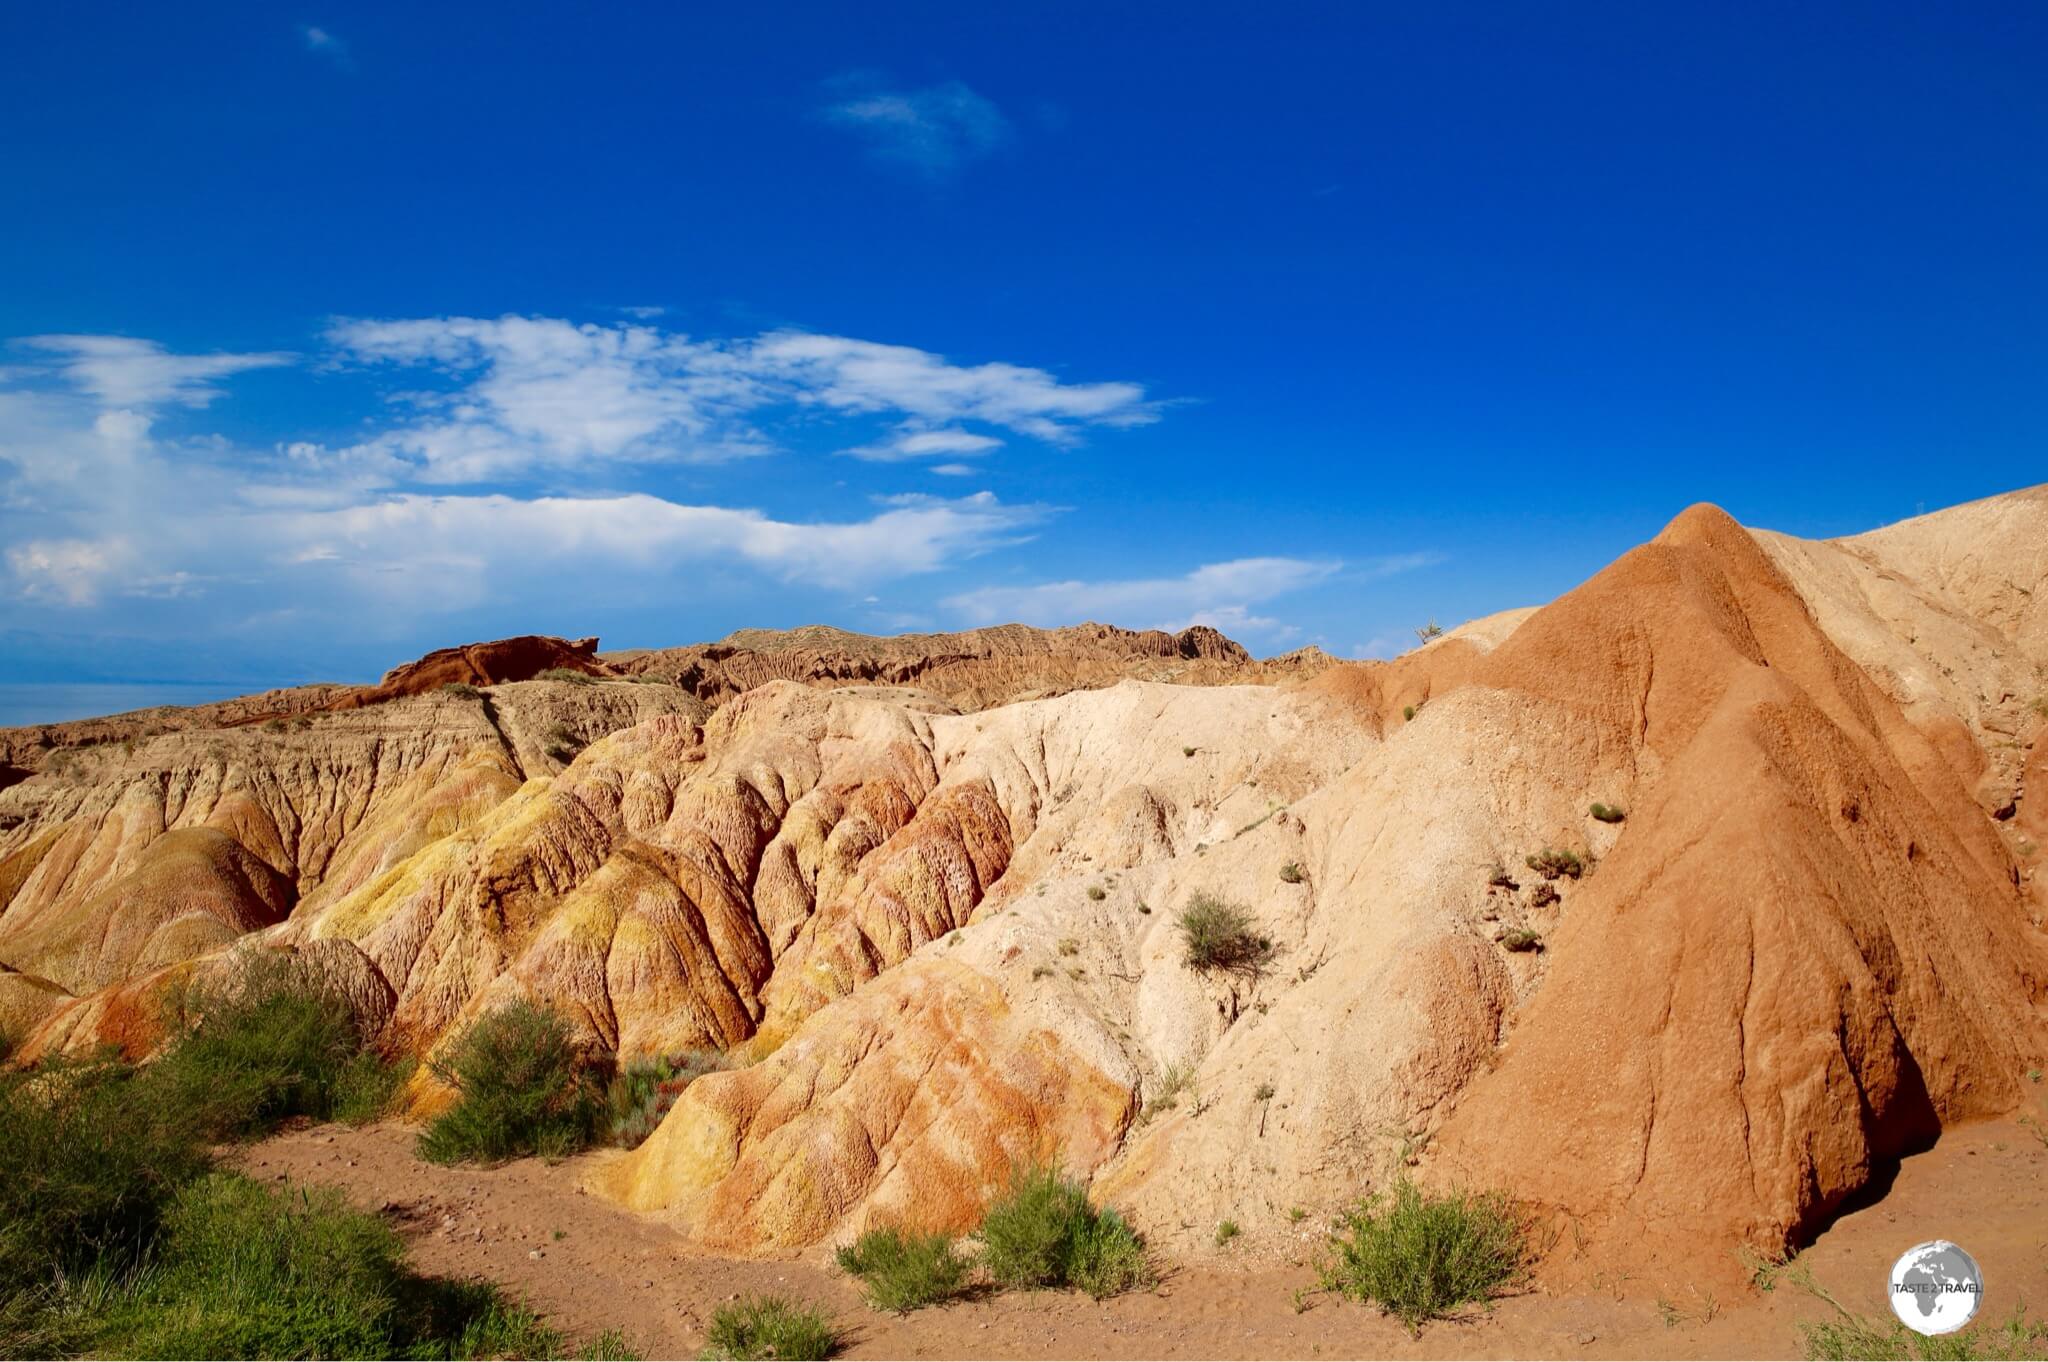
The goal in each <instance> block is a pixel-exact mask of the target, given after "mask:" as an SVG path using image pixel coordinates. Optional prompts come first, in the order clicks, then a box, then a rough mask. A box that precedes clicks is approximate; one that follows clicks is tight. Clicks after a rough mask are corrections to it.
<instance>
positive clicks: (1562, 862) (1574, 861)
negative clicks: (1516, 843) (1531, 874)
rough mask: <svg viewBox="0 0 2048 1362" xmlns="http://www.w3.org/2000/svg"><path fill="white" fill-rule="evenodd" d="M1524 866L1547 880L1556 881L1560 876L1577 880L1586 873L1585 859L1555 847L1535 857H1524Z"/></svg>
mask: <svg viewBox="0 0 2048 1362" xmlns="http://www.w3.org/2000/svg"><path fill="white" fill-rule="evenodd" d="M1523 864H1525V865H1527V866H1528V867H1529V868H1530V869H1531V870H1533V871H1535V872H1536V873H1537V874H1539V875H1541V876H1542V877H1543V878H1544V879H1546V880H1554V879H1556V878H1557V877H1558V876H1559V875H1565V876H1568V877H1570V878H1571V879H1577V878H1579V876H1581V875H1583V874H1585V873H1586V862H1585V859H1584V858H1583V857H1581V856H1580V855H1579V853H1578V852H1576V851H1559V850H1557V849H1556V848H1555V847H1545V848H1543V850H1541V851H1539V852H1537V853H1536V854H1535V855H1534V856H1528V857H1524V858H1523Z"/></svg>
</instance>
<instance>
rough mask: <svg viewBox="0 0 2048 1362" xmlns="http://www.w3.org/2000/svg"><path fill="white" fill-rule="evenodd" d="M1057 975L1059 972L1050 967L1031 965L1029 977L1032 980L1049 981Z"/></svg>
mask: <svg viewBox="0 0 2048 1362" xmlns="http://www.w3.org/2000/svg"><path fill="white" fill-rule="evenodd" d="M1057 973H1059V971H1058V970H1056V969H1054V968H1053V967H1052V966H1051V965H1033V966H1032V967H1031V977H1032V978H1033V979H1050V978H1051V977H1052V976H1053V975H1055V974H1057Z"/></svg>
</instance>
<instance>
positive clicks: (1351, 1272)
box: [1322, 1179, 1523, 1331]
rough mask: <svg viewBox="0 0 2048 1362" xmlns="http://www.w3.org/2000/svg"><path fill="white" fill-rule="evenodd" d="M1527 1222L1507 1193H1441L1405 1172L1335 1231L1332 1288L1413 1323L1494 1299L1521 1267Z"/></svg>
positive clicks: (1327, 1270) (1327, 1273) (1328, 1267)
mask: <svg viewBox="0 0 2048 1362" xmlns="http://www.w3.org/2000/svg"><path fill="white" fill-rule="evenodd" d="M1522 1266H1523V1246H1522V1231H1521V1226H1520V1225H1519V1224H1518V1223H1517V1221H1516V1219H1515V1217H1514V1215H1513V1213H1512V1212H1511V1210H1510V1209H1509V1207H1508V1204H1507V1201H1506V1199H1505V1198H1504V1197H1501V1196H1499V1195H1477V1194H1473V1193H1466V1192H1457V1193H1452V1194H1449V1195H1445V1196H1434V1195H1430V1194H1428V1193H1425V1192H1423V1191H1422V1190H1421V1189H1419V1188H1417V1187H1416V1186H1415V1184H1414V1183H1412V1182H1409V1181H1407V1180H1406V1179H1403V1180H1402V1181H1401V1182H1399V1183H1397V1184H1396V1185H1395V1187H1394V1190H1393V1193H1392V1194H1391V1195H1387V1196H1376V1197H1373V1198H1372V1199H1370V1200H1368V1201H1364V1202H1361V1203H1360V1204H1359V1205H1357V1206H1356V1207H1354V1208H1353V1209H1352V1210H1350V1211H1349V1212H1347V1213H1345V1215H1344V1216H1342V1217H1341V1218H1340V1219H1339V1220H1338V1222H1337V1228H1336V1230H1335V1231H1334V1232H1333V1233H1332V1234H1331V1236H1330V1257H1329V1259H1328V1260H1327V1261H1326V1262H1325V1263H1324V1264H1323V1269H1322V1280H1323V1287H1324V1289H1325V1290H1329V1291H1335V1292H1337V1293H1339V1294H1340V1295H1345V1296H1350V1297H1353V1298H1354V1299H1357V1300H1361V1301H1369V1302H1371V1303H1373V1304H1375V1305H1378V1306H1379V1307H1380V1308H1381V1309H1382V1310H1385V1311H1386V1312H1387V1313H1389V1314H1392V1315H1396V1316H1399V1317H1400V1320H1401V1322H1402V1323H1404V1324H1406V1325H1407V1326H1408V1328H1409V1329H1410V1330H1411V1331H1419V1330H1420V1329H1421V1327H1422V1325H1423V1322H1424V1321H1426V1320H1431V1319H1436V1318H1438V1317H1440V1316H1443V1315H1447V1314H1449V1313H1450V1312H1451V1311H1453V1310H1455V1309H1457V1308H1458V1307H1459V1306H1461V1305H1469V1304H1475V1303H1478V1302H1483V1301H1486V1300H1489V1299H1491V1298H1492V1297H1493V1295H1494V1294H1495V1293H1496V1292H1498V1291H1500V1290H1501V1289H1502V1288H1503V1287H1505V1286H1507V1285H1509V1284H1510V1283H1512V1282H1513V1281H1515V1279H1516V1278H1518V1277H1519V1276H1520V1275H1521V1272H1522Z"/></svg>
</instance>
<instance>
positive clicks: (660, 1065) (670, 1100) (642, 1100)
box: [605, 1050, 729, 1149]
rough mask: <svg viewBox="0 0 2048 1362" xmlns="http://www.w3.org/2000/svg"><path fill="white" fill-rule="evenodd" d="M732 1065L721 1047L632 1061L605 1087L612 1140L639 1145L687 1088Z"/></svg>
mask: <svg viewBox="0 0 2048 1362" xmlns="http://www.w3.org/2000/svg"><path fill="white" fill-rule="evenodd" d="M728 1066H729V1061H728V1060H727V1058H726V1056H725V1053H724V1052H723V1051H721V1050H685V1051H683V1052H682V1053H681V1054H679V1055H659V1056H655V1057H653V1058H650V1059H638V1060H635V1061H633V1062H632V1063H631V1064H628V1065H627V1066H626V1067H625V1068H624V1069H622V1070H620V1071H619V1072H618V1073H617V1074H616V1075H614V1076H613V1078H612V1081H611V1082H610V1083H609V1084H607V1085H606V1087H605V1108H606V1110H607V1112H608V1113H609V1129H610V1132H611V1141H612V1143H613V1144H615V1145H618V1146H619V1147H620V1148H621V1149H637V1148H639V1146H640V1145H641V1143H642V1142H644V1141H645V1140H646V1139H647V1137H648V1136H649V1135H652V1134H653V1133H654V1130H655V1127H656V1126H659V1125H660V1124H661V1122H662V1118H664V1117H666V1116H667V1115H668V1113H669V1108H671V1107H673V1106H674V1105H675V1103H676V1099H677V1098H678V1097H681V1096H682V1095H683V1090H684V1089H686V1088H688V1087H689V1086H690V1084H692V1083H694V1082H695V1081H696V1080H698V1079H699V1078H702V1077H703V1076H704V1075H705V1074H708V1073H716V1072H718V1071H719V1070H720V1069H724V1068H727V1067H728Z"/></svg>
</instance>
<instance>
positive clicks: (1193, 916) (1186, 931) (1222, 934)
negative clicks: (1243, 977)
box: [1180, 892, 1273, 974]
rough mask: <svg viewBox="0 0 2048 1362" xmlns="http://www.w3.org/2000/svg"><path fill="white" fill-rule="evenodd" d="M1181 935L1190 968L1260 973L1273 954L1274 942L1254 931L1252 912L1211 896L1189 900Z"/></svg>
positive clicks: (1204, 895)
mask: <svg viewBox="0 0 2048 1362" xmlns="http://www.w3.org/2000/svg"><path fill="white" fill-rule="evenodd" d="M1180 932H1181V938H1182V940H1183V941H1184V942H1185V943H1186V946H1187V963H1188V968H1189V969H1199V970H1224V971H1228V972H1231V973H1238V974H1246V973H1257V972H1258V970H1259V969H1260V968H1261V967H1262V966H1263V965H1264V964H1265V963H1266V961H1267V960H1268V959H1269V958H1270V957H1271V956H1272V954H1273V943H1272V941H1271V940H1269V939H1268V938H1266V937H1263V936H1261V935H1259V934H1258V933H1257V932H1256V931H1255V930H1254V929H1253V925H1252V915H1251V914H1250V913H1248V912H1246V911H1245V910H1244V909H1243V908H1241V907H1239V906H1238V905H1237V904H1234V903H1226V902H1224V901H1223V900H1222V899H1219V898H1217V897H1216V896H1214V895H1213V894H1209V893H1204V892H1197V893H1195V894H1194V895H1192V896H1190V897H1189V899H1188V906H1187V908H1186V910H1185V911H1183V912H1182V913H1181V915H1180Z"/></svg>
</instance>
